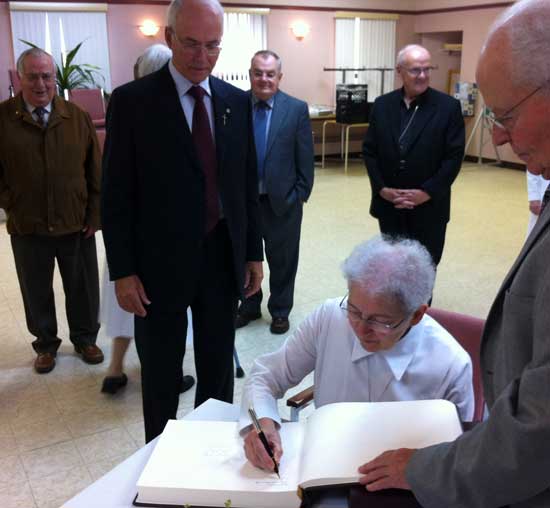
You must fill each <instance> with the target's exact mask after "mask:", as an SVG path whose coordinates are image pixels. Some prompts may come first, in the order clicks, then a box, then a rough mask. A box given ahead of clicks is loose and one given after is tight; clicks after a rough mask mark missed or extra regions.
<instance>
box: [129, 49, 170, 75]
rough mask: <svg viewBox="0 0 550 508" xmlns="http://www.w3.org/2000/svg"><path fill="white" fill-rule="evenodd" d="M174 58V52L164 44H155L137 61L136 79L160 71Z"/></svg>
mask: <svg viewBox="0 0 550 508" xmlns="http://www.w3.org/2000/svg"><path fill="white" fill-rule="evenodd" d="M170 58H172V50H171V49H170V48H169V47H168V46H165V45H164V44H153V45H152V46H149V47H148V48H147V49H146V50H145V51H144V52H143V54H142V55H141V56H140V57H139V58H138V59H137V62H136V65H137V70H136V75H137V76H136V77H137V78H142V77H143V76H147V74H151V73H152V72H155V71H158V70H159V69H160V68H161V67H163V66H164V64H165V63H166V62H168V60H170Z"/></svg>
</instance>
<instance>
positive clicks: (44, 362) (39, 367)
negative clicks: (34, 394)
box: [34, 353, 55, 374]
mask: <svg viewBox="0 0 550 508" xmlns="http://www.w3.org/2000/svg"><path fill="white" fill-rule="evenodd" d="M54 367H55V353H38V355H37V357H36V360H35V361H34V370H35V371H36V372H38V373H39V374H46V373H47V372H50V371H52V370H53V368H54Z"/></svg>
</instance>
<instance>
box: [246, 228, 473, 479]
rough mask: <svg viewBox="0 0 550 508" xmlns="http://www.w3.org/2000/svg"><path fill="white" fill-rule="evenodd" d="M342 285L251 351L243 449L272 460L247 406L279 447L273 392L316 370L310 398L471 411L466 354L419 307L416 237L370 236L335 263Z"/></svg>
mask: <svg viewBox="0 0 550 508" xmlns="http://www.w3.org/2000/svg"><path fill="white" fill-rule="evenodd" d="M342 270H343V273H344V276H345V278H346V279H347V283H348V294H347V295H346V296H344V297H343V298H342V297H340V298H336V299H331V300H327V301H326V302H324V303H323V304H322V305H321V306H320V307H319V308H318V309H317V310H315V311H314V312H313V313H312V314H310V315H309V316H308V317H307V318H306V319H305V321H303V322H302V323H301V324H300V326H299V328H298V329H297V330H296V332H295V333H294V334H293V335H291V336H290V337H289V338H288V339H287V340H286V342H285V343H284V344H283V346H282V347H281V348H280V349H279V350H277V351H275V352H273V353H269V354H266V355H263V356H261V357H259V358H257V359H256V361H255V363H254V367H253V369H252V372H251V374H250V376H249V378H248V380H247V382H246V384H245V387H244V390H243V400H242V406H241V420H240V429H241V433H242V434H243V435H245V452H246V456H247V458H248V459H249V460H250V461H251V462H252V463H253V464H254V465H255V466H258V467H262V468H265V469H268V470H271V469H273V461H272V460H271V458H270V457H269V455H268V454H267V453H266V452H265V450H264V448H263V446H262V444H261V442H260V440H259V439H258V437H257V434H256V432H253V431H252V432H251V431H250V420H249V418H248V411H247V410H248V408H249V407H250V406H253V407H254V408H255V410H256V414H257V415H258V417H259V419H260V423H261V425H262V428H263V430H264V433H265V434H266V435H267V438H268V440H269V441H270V442H271V445H272V448H273V450H274V454H275V459H276V460H277V462H278V461H279V459H280V457H281V455H282V451H283V450H282V447H281V440H280V437H279V433H278V427H279V424H280V421H281V420H280V416H279V413H278V410H277V399H279V398H282V397H283V396H284V394H285V392H286V391H287V390H288V389H289V388H291V387H293V386H295V385H297V384H298V383H300V381H301V380H302V379H303V378H304V377H305V376H306V375H307V374H309V373H310V372H312V371H313V372H314V400H315V405H316V407H320V406H323V405H325V404H330V403H333V402H377V401H396V400H418V399H446V400H449V401H451V402H453V403H454V404H455V405H456V407H457V410H458V413H459V415H460V418H461V420H462V421H471V420H472V416H473V411H474V391H473V385H472V364H471V360H470V357H469V355H468V353H467V352H466V351H465V350H464V349H463V348H462V347H461V346H460V345H459V344H458V342H456V340H455V339H454V338H453V337H452V336H451V335H450V334H449V333H448V332H447V331H446V330H445V329H444V328H443V327H442V326H441V325H439V324H438V323H437V322H436V321H435V320H434V319H432V318H431V317H430V316H428V315H427V314H425V312H426V310H427V308H428V302H429V300H430V298H431V295H432V291H433V286H434V280H435V267H434V265H433V263H432V260H431V257H430V254H429V253H428V251H427V250H426V249H425V248H424V247H423V246H422V245H421V244H420V243H419V242H417V241H415V240H408V239H389V238H382V237H379V236H378V237H375V238H373V239H371V240H370V241H368V242H365V243H363V244H360V245H358V246H357V247H356V248H355V249H354V250H353V252H352V253H351V255H350V256H349V257H348V258H347V259H346V261H345V262H344V263H343V266H342Z"/></svg>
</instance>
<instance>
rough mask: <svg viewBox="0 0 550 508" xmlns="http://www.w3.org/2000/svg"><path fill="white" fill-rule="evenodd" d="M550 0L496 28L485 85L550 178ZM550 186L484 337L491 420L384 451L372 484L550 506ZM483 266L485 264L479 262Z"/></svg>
mask: <svg viewBox="0 0 550 508" xmlns="http://www.w3.org/2000/svg"><path fill="white" fill-rule="evenodd" d="M549 18H550V2H547V1H541V0H527V1H525V0H522V1H519V2H516V3H515V4H514V5H513V6H512V7H511V8H510V9H508V10H506V11H505V12H503V13H502V15H501V16H500V18H499V19H498V20H497V21H496V23H495V25H494V26H493V28H492V29H491V32H490V35H489V38H488V40H487V42H486V43H485V45H484V47H483V50H482V53H481V56H480V59H479V62H478V66H477V82H478V83H479V87H480V90H481V92H482V93H483V98H484V100H485V104H486V105H487V107H488V108H490V110H491V114H490V115H489V116H488V120H489V121H490V122H491V124H492V131H493V141H494V143H495V144H496V145H502V144H505V143H509V144H510V146H511V147H512V148H513V150H514V151H515V153H516V154H517V155H518V156H519V157H520V158H521V159H522V160H523V161H524V162H525V163H526V164H527V165H528V167H529V170H530V171H531V172H533V173H535V174H542V175H543V176H544V177H545V178H547V179H549V178H550V138H549V136H548V131H549V130H550V93H549V92H550V91H549V83H550V65H548V53H549V51H550V32H549V31H548V22H547V20H548V19H549ZM549 201H550V190H547V191H546V193H545V197H544V198H543V203H546V204H545V206H544V207H543V210H542V212H541V213H540V216H539V219H538V220H537V223H536V224H535V227H534V228H533V231H532V232H531V234H530V235H529V237H528V238H527V240H526V242H525V245H524V246H523V249H522V250H521V252H520V253H519V256H518V258H517V259H516V261H515V263H514V264H513V266H512V268H511V269H510V271H509V272H508V275H507V276H506V278H505V279H504V281H503V283H502V286H501V288H500V290H499V292H498V293H497V296H496V298H495V301H494V302H493V305H492V306H491V310H490V312H489V315H488V317H487V322H486V324H485V330H484V332H483V337H482V341H481V351H480V353H481V371H482V375H483V391H484V395H485V400H486V401H487V406H488V409H489V412H488V418H487V419H486V420H485V421H484V422H482V423H480V424H478V425H477V426H476V427H474V429H473V430H471V431H470V432H465V433H464V434H462V435H461V436H460V437H459V438H458V439H457V440H456V441H454V442H452V443H442V444H440V445H437V446H430V447H428V448H423V449H419V450H411V449H405V448H402V449H400V450H392V451H388V452H385V453H384V454H382V455H381V456H379V457H377V458H376V459H374V460H373V461H371V462H370V463H368V464H365V465H364V466H362V467H361V468H360V470H359V471H360V473H362V474H363V477H362V478H361V482H362V483H363V484H366V485H367V488H368V489H369V490H379V489H384V488H393V487H397V488H409V489H412V491H413V493H414V495H415V497H416V498H417V499H418V501H419V502H420V503H421V505H422V506H424V507H425V508H440V507H442V506H444V507H446V508H466V507H467V508H489V507H503V506H508V507H509V508H546V507H548V506H550V481H549V479H548V470H549V468H550V403H549V400H550V353H549V352H550V312H549V311H548V310H549V305H550V269H549V264H550V256H549V253H550V204H548V203H549ZM479 269H480V270H482V269H483V267H480V268H479Z"/></svg>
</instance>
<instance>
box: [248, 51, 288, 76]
mask: <svg viewBox="0 0 550 508" xmlns="http://www.w3.org/2000/svg"><path fill="white" fill-rule="evenodd" d="M257 56H259V57H260V58H261V59H262V60H267V59H268V58H269V57H270V56H272V57H273V58H275V61H276V62H277V70H278V71H279V72H281V70H282V68H283V61H282V60H281V57H280V56H279V55H278V54H277V53H275V51H271V50H270V49H261V50H260V51H256V53H254V55H253V56H252V58H251V59H250V68H252V64H253V62H254V58H256V57H257Z"/></svg>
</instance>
